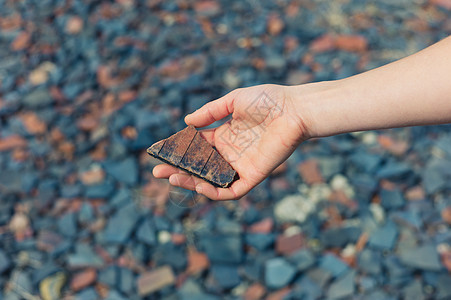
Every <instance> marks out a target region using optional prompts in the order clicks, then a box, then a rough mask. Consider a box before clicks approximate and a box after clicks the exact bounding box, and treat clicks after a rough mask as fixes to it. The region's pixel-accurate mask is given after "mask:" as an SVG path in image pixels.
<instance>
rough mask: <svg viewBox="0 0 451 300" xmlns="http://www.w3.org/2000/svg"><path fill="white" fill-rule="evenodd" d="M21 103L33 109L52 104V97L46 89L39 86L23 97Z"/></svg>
mask: <svg viewBox="0 0 451 300" xmlns="http://www.w3.org/2000/svg"><path fill="white" fill-rule="evenodd" d="M22 103H23V104H24V105H25V106H26V107H28V108H31V109H35V108H39V107H45V106H47V105H49V104H52V103H53V98H52V96H51V95H50V92H49V90H48V89H46V88H44V87H41V88H38V89H35V90H34V91H32V92H30V93H29V94H27V95H26V96H25V97H23V99H22Z"/></svg>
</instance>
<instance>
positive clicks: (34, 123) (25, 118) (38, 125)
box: [21, 112, 47, 134]
mask: <svg viewBox="0 0 451 300" xmlns="http://www.w3.org/2000/svg"><path fill="white" fill-rule="evenodd" d="M21 119H22V123H23V125H24V126H25V129H26V130H27V132H28V133H30V134H44V133H46V132H47V124H46V123H45V122H43V121H42V120H40V119H39V117H38V116H37V115H36V114H35V113H34V112H26V113H23V114H22V115H21Z"/></svg>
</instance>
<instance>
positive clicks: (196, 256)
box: [186, 250, 210, 275]
mask: <svg viewBox="0 0 451 300" xmlns="http://www.w3.org/2000/svg"><path fill="white" fill-rule="evenodd" d="M209 266H210V261H209V260H208V256H207V255H206V254H205V253H203V252H197V251H196V250H190V251H188V268H187V269H186V272H187V273H188V274H190V275H194V274H198V273H201V272H202V271H204V270H206V269H207V268H208V267H209Z"/></svg>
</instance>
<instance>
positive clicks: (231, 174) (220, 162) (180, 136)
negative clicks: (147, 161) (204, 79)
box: [147, 125, 239, 188]
mask: <svg viewBox="0 0 451 300" xmlns="http://www.w3.org/2000/svg"><path fill="white" fill-rule="evenodd" d="M147 153H149V155H151V156H153V157H155V158H158V159H159V160H161V161H163V162H165V163H168V164H170V165H172V166H174V167H177V168H179V169H182V170H184V171H186V172H188V173H190V174H192V175H195V176H197V177H199V178H201V179H203V180H205V181H207V182H209V183H211V184H212V185H214V186H216V187H222V188H227V187H229V186H230V185H231V184H232V182H234V181H235V180H236V179H238V178H239V177H238V173H237V172H236V171H235V170H234V169H233V168H232V166H231V165H230V164H229V163H228V162H227V161H226V160H225V159H224V158H223V157H222V156H221V154H219V152H218V151H217V150H216V149H215V148H214V147H213V146H211V145H210V144H209V143H208V142H207V141H206V140H205V139H204V138H203V137H202V136H201V135H200V134H199V132H198V131H197V130H196V128H194V126H191V125H190V126H188V127H186V128H185V129H183V130H181V131H179V132H177V133H176V134H174V135H172V136H170V137H168V138H167V139H164V140H161V141H159V142H157V143H155V144H153V145H152V146H151V147H149V148H148V149H147Z"/></svg>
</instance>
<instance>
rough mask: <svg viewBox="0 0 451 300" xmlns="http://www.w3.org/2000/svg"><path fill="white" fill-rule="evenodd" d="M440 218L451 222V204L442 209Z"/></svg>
mask: <svg viewBox="0 0 451 300" xmlns="http://www.w3.org/2000/svg"><path fill="white" fill-rule="evenodd" d="M442 219H443V221H445V222H446V223H448V224H451V206H448V207H446V208H444V209H443V210H442Z"/></svg>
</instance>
